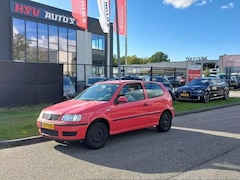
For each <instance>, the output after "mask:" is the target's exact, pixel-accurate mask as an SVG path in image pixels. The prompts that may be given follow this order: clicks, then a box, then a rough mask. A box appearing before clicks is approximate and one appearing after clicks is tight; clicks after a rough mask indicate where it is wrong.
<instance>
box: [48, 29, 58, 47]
mask: <svg viewBox="0 0 240 180" xmlns="http://www.w3.org/2000/svg"><path fill="white" fill-rule="evenodd" d="M49 42H50V43H58V28H57V27H56V26H49Z"/></svg>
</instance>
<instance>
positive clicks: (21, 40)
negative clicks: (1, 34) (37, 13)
mask: <svg viewBox="0 0 240 180" xmlns="http://www.w3.org/2000/svg"><path fill="white" fill-rule="evenodd" d="M12 24H13V27H12V33H13V43H12V44H13V58H14V60H23V61H28V62H50V63H62V64H63V68H64V74H68V75H72V76H76V63H77V60H76V51H77V50H76V46H77V37H76V36H77V35H76V30H73V29H67V28H63V27H58V26H52V25H47V24H43V23H37V22H33V21H26V20H21V19H16V18H13V19H12ZM25 27H26V29H25Z"/></svg>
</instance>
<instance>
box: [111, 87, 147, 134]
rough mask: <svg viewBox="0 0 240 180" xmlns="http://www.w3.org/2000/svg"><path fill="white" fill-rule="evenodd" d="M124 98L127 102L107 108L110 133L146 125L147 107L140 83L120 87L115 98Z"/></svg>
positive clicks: (116, 103)
mask: <svg viewBox="0 0 240 180" xmlns="http://www.w3.org/2000/svg"><path fill="white" fill-rule="evenodd" d="M120 96H124V97H126V98H127V99H128V101H127V102H124V103H118V102H117V100H115V103H114V104H113V105H112V106H111V107H110V108H109V112H108V117H109V118H110V120H111V129H110V132H111V133H113V134H115V133H120V132H125V131H130V130H135V129H139V128H142V127H146V126H147V124H148V116H149V113H150V112H149V111H148V110H149V106H148V103H147V100H146V98H145V95H144V91H143V88H142V84H141V83H129V84H126V85H125V86H123V87H122V89H121V90H120V92H119V95H118V96H117V98H118V97H120Z"/></svg>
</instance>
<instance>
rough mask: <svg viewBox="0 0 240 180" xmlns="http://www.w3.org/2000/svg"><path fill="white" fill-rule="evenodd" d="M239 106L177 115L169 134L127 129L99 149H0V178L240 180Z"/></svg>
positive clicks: (48, 145) (53, 146)
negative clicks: (0, 163) (126, 131)
mask: <svg viewBox="0 0 240 180" xmlns="http://www.w3.org/2000/svg"><path fill="white" fill-rule="evenodd" d="M239 108H240V106H239V105H238V106H232V107H228V108H223V109H216V110H212V111H207V112H202V113H194V114H188V115H184V116H178V117H175V118H174V121H173V127H172V129H171V130H170V131H169V132H168V133H158V132H157V131H156V130H155V129H154V128H150V129H144V130H139V131H134V132H129V133H124V134H120V135H116V136H112V137H111V138H110V141H109V142H108V143H107V145H106V146H105V147H104V148H102V149H99V150H89V149H87V148H85V147H84V146H83V145H82V144H79V143H76V144H72V145H71V144H70V145H62V144H59V143H56V142H54V141H48V142H43V143H38V144H32V145H28V146H20V147H13V148H7V149H2V150H0V161H1V162H2V166H1V169H0V179H1V180H11V179H14V180H15V179H26V180H27V179H29V180H30V179H36V180H37V179H46V180H47V179H51V180H54V179H71V180H74V179H76V180H78V179H223V180H226V179H240V173H239V172H240V161H239V158H238V157H239V153H240V141H239V140H240V135H239V129H240V123H239Z"/></svg>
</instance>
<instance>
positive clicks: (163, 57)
mask: <svg viewBox="0 0 240 180" xmlns="http://www.w3.org/2000/svg"><path fill="white" fill-rule="evenodd" d="M164 61H165V62H170V59H169V58H168V55H167V54H165V53H163V52H160V51H159V52H156V53H155V54H153V55H152V56H151V57H150V58H149V59H148V62H151V63H153V62H164Z"/></svg>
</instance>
